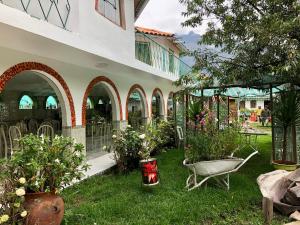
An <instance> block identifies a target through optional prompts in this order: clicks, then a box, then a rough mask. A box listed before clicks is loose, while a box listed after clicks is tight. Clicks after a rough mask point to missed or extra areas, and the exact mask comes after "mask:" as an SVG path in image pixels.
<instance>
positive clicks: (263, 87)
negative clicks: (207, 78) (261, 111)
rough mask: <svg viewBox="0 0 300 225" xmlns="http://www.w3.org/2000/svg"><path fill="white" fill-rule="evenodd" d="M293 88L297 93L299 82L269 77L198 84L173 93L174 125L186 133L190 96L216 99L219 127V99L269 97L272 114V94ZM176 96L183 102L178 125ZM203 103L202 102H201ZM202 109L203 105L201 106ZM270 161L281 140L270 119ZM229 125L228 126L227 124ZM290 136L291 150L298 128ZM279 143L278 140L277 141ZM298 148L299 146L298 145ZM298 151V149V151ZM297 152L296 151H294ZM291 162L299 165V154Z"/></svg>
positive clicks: (298, 139)
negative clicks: (251, 80) (237, 81)
mask: <svg viewBox="0 0 300 225" xmlns="http://www.w3.org/2000/svg"><path fill="white" fill-rule="evenodd" d="M288 86H293V87H295V89H296V90H297V91H300V81H296V82H294V81H289V82H288V81H284V80H283V81H274V80H272V79H271V78H270V77H267V79H266V78H265V79H264V80H257V81H256V82H251V83H250V82H249V83H247V82H239V83H236V84H229V85H220V86H218V85H216V86H209V87H204V86H202V85H201V84H199V88H193V89H191V90H193V91H191V92H189V91H186V90H182V91H179V92H177V93H175V95H174V96H175V98H174V99H175V101H174V111H175V121H176V125H183V127H184V132H186V124H187V122H188V107H189V104H190V99H191V96H192V98H193V97H196V98H202V99H203V98H205V97H212V96H214V97H215V98H216V103H217V107H216V108H217V109H216V115H217V118H218V122H217V126H218V128H219V127H220V120H219V116H220V101H219V100H220V97H221V96H222V97H227V98H228V100H229V98H234V99H238V102H239V99H245V98H249V97H251V98H253V97H262V96H269V99H270V110H271V112H272V110H273V107H274V105H273V102H274V99H273V94H277V93H280V92H282V91H285V89H286V87H288ZM176 96H177V101H178V99H179V97H178V96H181V99H182V100H183V102H182V106H183V108H184V110H183V111H184V115H183V116H184V121H185V123H182V124H178V123H177V112H178V109H177V108H176V106H177V107H178V104H177V105H176ZM201 102H203V100H201ZM202 108H203V105H202ZM227 110H228V115H229V101H227ZM271 121H272V161H273V160H275V159H276V152H277V151H280V145H277V144H276V143H277V142H278V140H279V139H280V138H281V137H280V131H279V130H280V129H279V128H276V127H275V124H274V120H273V119H272V120H271ZM228 125H229V124H228ZM292 132H293V134H292V136H295V138H293V139H292V142H293V143H292V146H293V148H297V143H298V145H299V144H300V127H299V128H296V129H292ZM279 142H280V140H279ZM299 146H300V145H299ZM299 150H300V149H299ZM299 150H298V151H299ZM296 151H297V150H296ZM296 151H295V152H296ZM293 160H294V161H295V162H296V163H297V164H298V163H299V153H298V154H297V155H296V156H295V155H294V156H293Z"/></svg>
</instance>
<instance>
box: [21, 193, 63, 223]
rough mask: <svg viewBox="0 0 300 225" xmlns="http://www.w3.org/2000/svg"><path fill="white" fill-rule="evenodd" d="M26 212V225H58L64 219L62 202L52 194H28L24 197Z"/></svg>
mask: <svg viewBox="0 0 300 225" xmlns="http://www.w3.org/2000/svg"><path fill="white" fill-rule="evenodd" d="M25 209H26V210H27V211H28V216H27V218H26V223H25V224H26V225H60V224H61V222H62V220H63V217H64V209H65V207H64V201H63V199H62V198H61V197H60V196H58V195H56V194H54V193H44V192H41V193H30V194H26V195H25Z"/></svg>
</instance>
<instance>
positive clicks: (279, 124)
mask: <svg viewBox="0 0 300 225" xmlns="http://www.w3.org/2000/svg"><path fill="white" fill-rule="evenodd" d="M272 116H273V119H274V125H275V126H274V130H275V132H277V135H278V134H279V133H281V132H279V131H280V130H282V137H279V138H282V144H281V147H282V148H281V154H280V159H278V160H275V159H273V165H274V167H275V168H276V169H285V170H295V169H296V168H297V161H298V160H297V146H296V126H299V125H300V95H299V93H297V92H296V91H295V90H293V89H290V90H286V91H282V92H280V93H279V95H278V96H277V98H275V100H274V107H273V115H272ZM289 133H290V134H291V135H290V137H291V138H289ZM288 143H290V144H291V146H292V151H291V152H290V153H291V154H292V155H288ZM273 151H275V149H273Z"/></svg>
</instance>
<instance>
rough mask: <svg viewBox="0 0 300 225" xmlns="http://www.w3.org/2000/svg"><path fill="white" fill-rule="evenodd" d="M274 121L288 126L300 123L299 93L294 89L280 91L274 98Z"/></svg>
mask: <svg viewBox="0 0 300 225" xmlns="http://www.w3.org/2000/svg"><path fill="white" fill-rule="evenodd" d="M273 116H274V122H275V123H276V125H278V126H282V127H290V126H292V125H294V124H295V125H296V124H299V123H300V94H299V93H298V92H297V91H295V90H288V91H282V92H280V93H279V94H278V96H277V97H276V98H275V99H274V107H273Z"/></svg>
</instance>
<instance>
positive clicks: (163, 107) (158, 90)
mask: <svg viewBox="0 0 300 225" xmlns="http://www.w3.org/2000/svg"><path fill="white" fill-rule="evenodd" d="M156 92H159V93H160V95H161V98H162V99H161V101H162V109H163V110H164V115H165V114H166V112H165V111H166V109H165V100H164V95H163V93H162V91H161V90H160V89H159V88H155V89H154V90H153V92H152V96H151V111H150V113H151V116H152V98H153V96H154V94H155V93H156Z"/></svg>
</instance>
